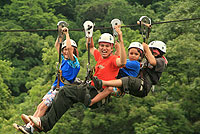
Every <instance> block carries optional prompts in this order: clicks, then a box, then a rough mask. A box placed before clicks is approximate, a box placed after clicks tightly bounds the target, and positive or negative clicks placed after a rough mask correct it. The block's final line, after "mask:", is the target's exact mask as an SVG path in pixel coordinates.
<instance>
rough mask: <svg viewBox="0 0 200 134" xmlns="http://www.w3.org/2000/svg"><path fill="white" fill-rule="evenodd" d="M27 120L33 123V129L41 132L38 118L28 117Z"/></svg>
mask: <svg viewBox="0 0 200 134" xmlns="http://www.w3.org/2000/svg"><path fill="white" fill-rule="evenodd" d="M29 119H30V120H31V121H32V122H33V123H34V126H33V127H36V128H37V129H38V130H43V128H42V125H41V120H40V117H34V116H29Z"/></svg>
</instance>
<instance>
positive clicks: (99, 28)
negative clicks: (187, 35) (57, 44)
mask: <svg viewBox="0 0 200 134" xmlns="http://www.w3.org/2000/svg"><path fill="white" fill-rule="evenodd" d="M191 20H200V18H191V19H181V20H173V21H163V22H154V23H152V24H151V25H157V24H164V23H174V22H183V21H191ZM136 26H139V25H138V24H133V25H126V26H121V27H136ZM103 29H112V27H96V28H94V30H103ZM41 31H57V29H24V30H0V32H41ZM70 31H84V29H83V28H81V29H70Z"/></svg>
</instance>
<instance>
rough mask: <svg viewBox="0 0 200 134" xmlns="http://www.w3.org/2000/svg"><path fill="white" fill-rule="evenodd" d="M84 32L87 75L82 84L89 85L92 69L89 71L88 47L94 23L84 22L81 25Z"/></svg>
mask: <svg viewBox="0 0 200 134" xmlns="http://www.w3.org/2000/svg"><path fill="white" fill-rule="evenodd" d="M83 27H84V30H85V37H86V40H87V41H86V42H87V47H88V48H87V50H88V63H87V74H86V77H85V81H84V83H86V84H89V83H90V81H89V80H90V78H91V75H92V73H93V69H91V66H90V45H91V40H92V35H93V29H94V23H92V22H91V21H85V22H84V24H83Z"/></svg>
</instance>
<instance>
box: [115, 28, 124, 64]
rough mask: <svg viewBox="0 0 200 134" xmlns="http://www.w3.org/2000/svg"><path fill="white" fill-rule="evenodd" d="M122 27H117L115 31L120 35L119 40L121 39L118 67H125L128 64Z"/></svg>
mask: <svg viewBox="0 0 200 134" xmlns="http://www.w3.org/2000/svg"><path fill="white" fill-rule="evenodd" d="M120 27H121V26H120V25H116V26H115V30H116V32H117V33H118V39H119V44H120V45H119V50H120V58H117V59H116V63H117V66H118V67H123V66H125V64H126V51H125V48H124V41H123V38H122V31H121V30H120Z"/></svg>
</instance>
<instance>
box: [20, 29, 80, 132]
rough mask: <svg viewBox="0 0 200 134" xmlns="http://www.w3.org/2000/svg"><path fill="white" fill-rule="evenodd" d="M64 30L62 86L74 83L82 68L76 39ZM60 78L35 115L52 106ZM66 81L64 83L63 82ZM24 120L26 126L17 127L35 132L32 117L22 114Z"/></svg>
mask: <svg viewBox="0 0 200 134" xmlns="http://www.w3.org/2000/svg"><path fill="white" fill-rule="evenodd" d="M62 31H64V32H63V33H64V35H65V36H66V40H65V41H63V43H62V53H61V58H62V62H61V71H62V81H60V83H59V84H60V87H63V86H64V83H68V84H69V83H73V82H74V80H75V78H76V76H77V75H78V72H79V70H80V64H79V61H78V59H77V57H78V50H77V44H76V42H75V41H74V40H72V39H70V36H69V32H68V28H66V27H64V28H62ZM60 38H62V37H60ZM58 40H59V38H57V40H56V42H55V47H56V49H57V51H58V53H59V48H60V43H59V42H58ZM57 81H58V78H56V80H55V81H54V83H53V85H52V88H51V89H50V90H49V91H48V93H47V94H46V95H45V96H44V97H43V99H42V102H41V103H40V104H39V105H38V106H37V110H36V111H35V113H34V115H33V116H34V117H41V116H43V115H44V114H45V113H46V111H47V109H48V107H50V106H51V104H52V101H53V100H54V98H55V96H56V94H57V93H58V91H56V90H55V88H56V85H57ZM63 82H64V83H63ZM21 118H22V120H23V121H24V122H25V123H26V125H25V126H19V127H17V128H19V129H20V131H22V132H24V133H33V131H34V127H33V126H32V124H31V123H30V119H29V117H28V116H27V115H25V114H22V115H21Z"/></svg>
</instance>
